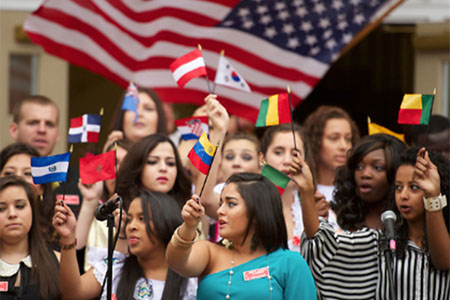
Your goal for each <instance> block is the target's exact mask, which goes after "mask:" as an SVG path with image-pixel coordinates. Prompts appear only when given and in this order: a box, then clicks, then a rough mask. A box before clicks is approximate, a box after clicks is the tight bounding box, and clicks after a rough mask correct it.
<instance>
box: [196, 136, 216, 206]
mask: <svg viewBox="0 0 450 300" xmlns="http://www.w3.org/2000/svg"><path fill="white" fill-rule="evenodd" d="M219 147H220V140H219V143H218V144H217V148H216V151H215V152H214V155H213V157H212V158H211V165H210V167H209V169H208V173H207V174H206V177H205V180H203V184H202V188H201V189H200V193H199V194H198V197H199V198H201V197H202V194H203V190H204V189H205V185H206V181H208V176H209V172H211V167H212V165H213V163H214V158H215V157H216V153H217V151H218V150H219Z"/></svg>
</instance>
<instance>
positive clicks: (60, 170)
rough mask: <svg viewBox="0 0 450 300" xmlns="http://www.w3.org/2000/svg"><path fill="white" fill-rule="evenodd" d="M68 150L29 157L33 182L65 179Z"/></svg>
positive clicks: (67, 166) (67, 167)
mask: <svg viewBox="0 0 450 300" xmlns="http://www.w3.org/2000/svg"><path fill="white" fill-rule="evenodd" d="M69 161H70V152H67V153H63V154H57V155H53V156H46V157H32V158H31V175H32V176H33V182H34V183H35V184H41V183H47V182H56V181H66V177H67V170H68V169H69Z"/></svg>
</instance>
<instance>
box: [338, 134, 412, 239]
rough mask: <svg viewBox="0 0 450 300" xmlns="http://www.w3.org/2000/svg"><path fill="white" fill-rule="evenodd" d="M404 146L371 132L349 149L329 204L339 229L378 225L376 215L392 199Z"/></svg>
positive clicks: (378, 214) (394, 140)
mask: <svg viewBox="0 0 450 300" xmlns="http://www.w3.org/2000/svg"><path fill="white" fill-rule="evenodd" d="M405 150H406V146H405V144H403V143H402V142H401V141H400V140H398V139H396V138H394V137H392V136H390V135H386V134H374V135H369V136H365V137H364V138H362V139H361V140H360V141H359V143H358V144H356V145H355V147H354V148H353V149H352V150H351V151H350V152H349V156H348V159H347V163H346V164H345V166H344V167H342V168H340V169H339V170H338V173H337V175H336V180H335V185H336V190H335V194H334V202H333V203H332V204H331V208H332V209H333V211H334V212H335V213H336V216H337V221H338V224H339V226H340V227H341V228H342V229H344V230H348V231H355V230H358V229H361V228H364V227H368V228H374V229H380V228H381V220H380V216H381V213H382V212H383V211H384V210H385V209H386V208H387V203H389V202H392V201H393V193H391V190H392V189H393V186H394V179H395V170H396V169H397V167H398V164H399V162H400V153H402V152H403V151H405Z"/></svg>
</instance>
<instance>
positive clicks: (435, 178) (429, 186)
mask: <svg viewBox="0 0 450 300" xmlns="http://www.w3.org/2000/svg"><path fill="white" fill-rule="evenodd" d="M424 153H425V155H424ZM414 180H415V181H416V183H417V184H418V185H419V187H420V188H421V189H422V190H423V191H424V193H425V197H427V198H428V197H435V196H439V194H440V191H441V179H440V177H439V173H438V169H437V167H436V166H435V165H434V164H433V163H432V162H431V160H430V156H429V155H428V151H426V149H425V148H421V149H420V150H419V151H418V152H417V158H416V165H415V168H414Z"/></svg>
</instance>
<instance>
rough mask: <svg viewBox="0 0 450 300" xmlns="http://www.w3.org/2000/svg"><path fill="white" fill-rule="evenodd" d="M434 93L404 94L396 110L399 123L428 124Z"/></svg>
mask: <svg viewBox="0 0 450 300" xmlns="http://www.w3.org/2000/svg"><path fill="white" fill-rule="evenodd" d="M433 99H434V95H424V94H405V96H403V100H402V103H401V105H400V111H399V112H398V123H399V124H413V125H428V122H429V121H430V115H431V110H432V107H433Z"/></svg>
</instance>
